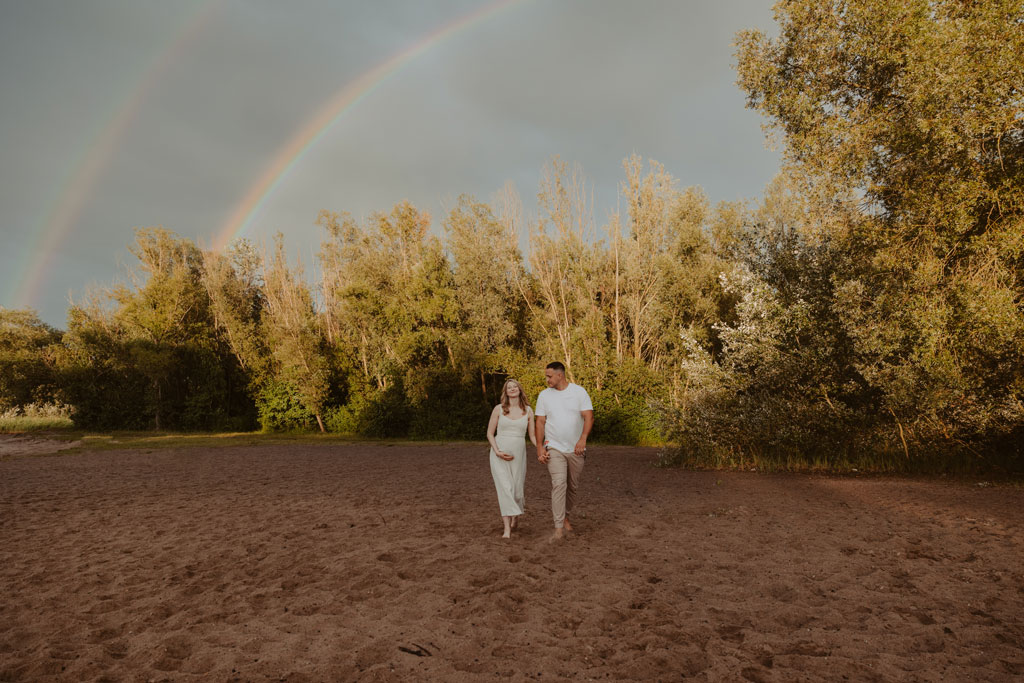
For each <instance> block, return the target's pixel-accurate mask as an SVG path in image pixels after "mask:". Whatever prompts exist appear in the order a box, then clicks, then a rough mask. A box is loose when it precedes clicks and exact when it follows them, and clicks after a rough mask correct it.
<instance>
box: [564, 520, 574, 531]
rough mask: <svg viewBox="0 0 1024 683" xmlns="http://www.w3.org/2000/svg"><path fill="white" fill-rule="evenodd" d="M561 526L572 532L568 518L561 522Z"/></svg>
mask: <svg viewBox="0 0 1024 683" xmlns="http://www.w3.org/2000/svg"><path fill="white" fill-rule="evenodd" d="M562 524H563V526H564V527H565V530H566V531H572V524H569V518H568V517H566V518H565V520H564V521H563V522H562Z"/></svg>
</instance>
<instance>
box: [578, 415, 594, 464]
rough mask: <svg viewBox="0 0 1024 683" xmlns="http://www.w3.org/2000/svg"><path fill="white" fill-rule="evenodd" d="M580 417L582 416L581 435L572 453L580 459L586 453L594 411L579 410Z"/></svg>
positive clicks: (592, 425) (592, 426)
mask: <svg viewBox="0 0 1024 683" xmlns="http://www.w3.org/2000/svg"><path fill="white" fill-rule="evenodd" d="M580 415H582V416H583V434H582V435H581V436H580V440H579V441H577V442H576V448H575V449H574V450H573V452H574V453H576V455H579V456H581V457H582V456H583V455H584V454H585V453H586V452H587V437H588V436H590V430H591V429H593V428H594V411H593V410H581V411H580Z"/></svg>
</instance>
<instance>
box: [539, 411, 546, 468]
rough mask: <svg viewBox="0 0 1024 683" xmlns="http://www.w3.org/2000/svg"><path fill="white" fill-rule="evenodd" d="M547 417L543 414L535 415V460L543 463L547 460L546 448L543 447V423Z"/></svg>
mask: <svg viewBox="0 0 1024 683" xmlns="http://www.w3.org/2000/svg"><path fill="white" fill-rule="evenodd" d="M547 419H548V418H547V417H545V416H544V415H538V416H537V460H539V461H540V462H543V463H546V462H547V461H548V449H547V448H545V447H544V423H545V422H547Z"/></svg>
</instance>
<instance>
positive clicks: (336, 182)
mask: <svg viewBox="0 0 1024 683" xmlns="http://www.w3.org/2000/svg"><path fill="white" fill-rule="evenodd" d="M487 4H488V3H481V2H473V1H470V0H464V1H455V0H452V1H450V2H413V1H409V0H402V1H399V0H383V1H377V2H372V3H367V2H361V1H359V2H357V1H353V2H340V3H339V2H334V1H328V0H323V1H322V2H314V1H312V0H307V1H305V2H295V3H279V2H271V1H267V2H235V1H233V0H224V1H222V2H213V3H212V4H209V3H202V2H193V3H181V2H176V3H135V2H130V1H129V0H106V1H100V2H90V3H64V2H51V1H50V0H41V1H38V2H35V1H34V2H32V3H4V4H2V5H0V144H2V146H3V150H4V154H3V160H2V162H0V207H2V208H0V230H2V231H3V237H4V242H5V245H6V246H5V249H3V250H0V305H5V306H12V305H17V304H19V303H21V302H19V301H15V300H14V292H15V291H17V289H18V286H19V284H20V283H18V282H16V281H13V279H12V278H13V277H14V276H13V275H11V274H12V273H17V272H21V271H22V265H23V264H25V263H28V262H32V261H33V259H34V258H35V255H34V254H31V253H28V252H29V248H30V245H32V244H34V243H36V242H37V239H36V237H35V236H34V235H33V234H32V233H33V231H38V230H39V229H40V226H43V225H45V224H46V221H47V216H48V215H49V213H50V211H51V210H52V209H53V207H55V206H57V205H58V202H59V200H60V197H61V196H62V195H61V193H62V191H63V189H62V188H65V187H66V186H67V183H68V182H70V181H72V180H74V178H75V169H77V168H78V167H79V166H80V164H81V161H82V159H85V158H88V153H89V150H90V149H91V145H94V144H95V141H96V139H97V136H98V135H99V134H100V133H101V132H102V131H103V130H104V126H106V125H107V124H108V123H109V121H111V120H112V119H113V117H115V116H116V115H117V114H118V111H119V108H118V107H119V106H120V105H122V104H123V103H124V102H127V101H131V99H132V98H133V97H136V98H137V104H138V109H137V111H136V112H135V115H134V116H133V117H132V118H131V120H130V121H129V125H128V126H126V127H125V129H124V130H123V131H120V132H119V135H118V136H117V138H116V141H117V147H116V149H115V150H113V153H112V154H111V156H110V158H109V160H108V163H107V164H106V165H105V166H104V167H103V168H102V173H100V174H99V175H98V176H97V177H95V178H92V179H90V183H89V188H90V192H89V195H88V197H87V201H86V202H85V203H84V205H83V206H82V210H81V212H80V215H78V217H77V220H76V221H75V222H74V225H73V226H71V227H72V230H71V232H70V233H69V235H68V237H67V239H66V240H65V241H64V242H63V243H62V244H61V245H60V250H59V252H57V253H55V254H53V255H52V259H51V260H52V262H53V264H54V268H52V269H51V271H49V272H50V276H49V278H48V279H47V281H46V283H45V285H46V286H45V288H44V289H43V290H42V291H41V292H40V293H39V296H38V297H36V298H34V299H33V300H32V302H31V303H32V304H33V305H34V306H36V307H37V308H39V309H40V311H41V313H42V315H43V316H44V318H45V319H46V320H48V321H49V322H51V323H55V324H63V322H64V310H65V307H66V298H67V293H68V291H69V290H74V291H77V292H81V291H82V290H83V289H84V288H85V287H86V286H87V285H88V284H89V283H93V282H100V283H102V282H109V281H110V280H112V279H113V278H114V277H115V276H116V274H117V272H118V269H119V267H120V266H119V265H118V264H119V261H123V260H130V257H128V256H127V250H126V248H125V245H126V244H127V243H128V242H129V241H130V239H131V231H132V229H133V228H134V227H138V226H147V225H163V226H165V227H168V228H170V229H172V230H175V231H177V232H179V233H180V234H182V235H186V236H188V237H191V238H194V239H196V240H199V241H201V242H203V243H206V244H209V243H210V242H211V241H212V240H213V238H214V236H215V235H216V234H217V232H218V231H219V229H220V228H221V226H222V225H223V223H224V221H225V220H226V219H227V217H228V216H229V215H230V213H231V211H232V210H233V209H234V208H235V206H236V205H237V204H238V202H239V201H240V200H241V199H242V197H243V195H244V194H245V192H246V191H247V190H248V189H249V188H250V187H251V186H252V185H253V184H254V183H255V182H256V181H257V179H258V178H259V177H260V175H261V174H262V173H263V171H264V169H265V168H266V166H267V164H269V163H270V162H271V161H272V159H273V158H274V155H275V154H276V153H277V152H278V150H279V149H280V148H281V146H282V145H283V144H285V143H286V142H287V141H288V140H289V139H290V138H291V136H292V135H294V134H295V133H296V131H298V130H300V129H301V128H302V127H303V126H304V125H306V123H307V122H308V121H309V119H310V117H311V116H312V115H313V114H314V113H315V112H316V111H317V110H318V109H319V108H320V107H321V106H322V105H323V104H324V103H325V102H327V101H329V100H330V98H331V97H332V96H333V95H334V94H335V93H336V92H337V91H338V90H339V89H340V88H342V87H344V86H345V85H346V84H347V83H349V82H351V81H352V80H353V79H355V78H357V77H359V76H360V75H362V74H364V73H366V72H367V71H369V70H370V69H372V68H373V67H374V66H375V65H377V64H379V63H381V62H382V61H384V60H386V59H388V58H389V57H391V56H392V55H394V54H396V53H397V52H398V51H400V50H402V49H404V48H406V47H407V46H409V45H411V44H414V43H415V42H416V41H418V40H420V39H421V38H422V37H423V36H425V35H431V34H434V33H435V32H437V31H438V30H439V29H441V28H442V27H444V26H447V25H450V24H451V22H453V21H455V20H457V19H459V18H460V17H462V16H465V15H466V13H467V12H471V11H474V10H477V9H479V8H481V7H484V6H486V5H487ZM770 4H771V2H770V0H729V1H722V2H715V3H710V2H703V1H700V2H698V1H694V2H678V1H668V0H666V1H660V0H658V1H656V0H638V1H637V2H631V3H624V2H618V1H617V0H562V1H559V2H540V1H536V0H534V1H524V2H520V3H514V4H513V5H512V6H510V7H508V8H506V9H503V10H501V11H499V12H497V13H495V14H493V15H491V16H489V17H488V18H487V19H485V20H483V21H480V22H477V23H476V24H474V25H473V26H472V27H471V28H469V29H467V30H464V31H460V32H458V33H456V34H455V35H452V36H450V37H449V38H447V39H445V40H444V41H442V42H440V43H438V44H436V45H434V46H433V47H432V48H431V49H430V50H428V51H426V52H425V53H423V54H421V55H419V56H417V57H416V58H415V59H414V60H412V61H411V62H409V63H408V64H406V65H405V66H404V67H403V68H402V69H400V70H399V71H398V72H396V73H394V74H393V75H391V76H389V77H388V78H387V79H386V80H384V81H383V82H382V83H381V84H380V85H379V86H378V87H376V88H374V89H373V91H372V92H370V93H369V94H368V95H367V96H366V97H364V98H363V99H362V100H361V101H360V102H358V103H357V104H356V105H355V106H353V107H351V108H350V109H349V110H348V111H347V112H346V113H345V115H344V116H343V117H341V118H340V119H339V120H338V121H337V122H336V123H335V125H334V126H332V127H331V128H330V129H329V130H328V131H327V132H326V133H325V134H324V135H323V136H322V138H320V140H319V141H318V143H317V145H316V146H315V147H314V148H313V149H312V150H310V151H309V152H308V153H307V154H306V155H305V156H304V157H303V158H302V160H301V163H298V164H296V165H295V167H294V168H293V169H292V170H291V171H290V173H289V174H288V175H287V176H286V177H285V178H284V180H283V181H282V182H281V183H280V184H279V185H278V186H277V188H276V189H275V191H274V192H273V194H271V195H270V196H269V197H268V199H267V201H266V202H265V204H264V206H263V207H262V210H261V211H260V212H259V214H258V215H257V216H256V218H255V220H253V221H252V224H251V226H250V232H249V235H250V236H251V237H253V238H256V239H266V238H267V237H268V236H269V235H270V234H271V233H272V232H274V231H276V230H282V231H284V232H285V233H286V235H287V243H288V246H289V247H290V248H291V249H292V250H293V251H300V252H301V253H302V255H303V259H304V260H305V261H307V262H308V259H309V254H310V251H311V250H313V249H315V248H316V246H317V245H318V244H319V241H320V236H319V234H318V231H317V228H316V227H315V226H314V225H313V222H314V219H315V217H316V214H317V212H318V211H319V210H320V209H321V208H327V209H333V210H345V211H349V212H351V213H353V214H354V215H356V216H366V215H368V214H369V213H371V212H372V211H375V210H387V209H389V208H390V206H391V205H393V204H394V203H395V202H397V201H401V200H403V199H408V200H410V201H412V202H414V203H415V204H417V205H418V206H420V207H421V208H423V209H424V210H427V211H430V212H431V213H432V214H433V215H434V216H435V220H436V219H439V218H440V213H441V211H442V209H443V206H444V205H445V204H446V203H447V205H449V206H450V205H451V203H452V201H453V200H454V198H455V197H456V196H458V195H459V194H461V193H470V194H473V195H476V196H477V197H478V198H481V199H487V198H489V197H490V196H491V194H492V193H493V192H494V191H496V190H497V189H498V188H500V187H501V186H502V185H503V184H504V182H505V181H506V180H513V181H514V182H515V183H516V184H517V185H518V187H519V189H520V191H521V192H522V194H523V199H524V203H525V205H526V207H527V208H528V209H530V208H531V207H532V206H533V203H534V195H535V192H536V186H537V181H538V179H539V175H540V169H541V167H542V165H543V164H544V163H545V162H546V161H547V160H548V159H549V158H550V157H551V156H552V155H554V154H560V155H561V156H562V157H563V158H564V159H566V160H569V161H577V162H579V163H581V164H582V165H583V167H584V170H585V172H586V173H587V174H588V176H589V177H590V178H591V180H592V182H593V186H594V190H595V200H596V201H595V209H596V211H595V214H596V216H597V218H598V219H599V220H603V218H604V216H605V215H606V214H607V212H608V211H609V210H610V209H612V208H614V206H615V203H616V196H615V195H616V192H617V186H618V183H619V181H620V178H621V175H622V171H621V160H622V159H623V157H625V156H626V155H628V154H630V153H632V152H637V153H640V154H642V155H644V156H646V157H650V158H654V159H657V160H659V161H661V162H662V163H664V164H665V165H666V167H667V168H668V169H669V171H670V172H672V173H673V174H674V175H676V176H677V177H678V178H679V179H680V181H681V183H682V184H701V185H703V186H704V187H705V189H706V190H707V192H708V194H709V195H710V196H711V197H712V199H714V200H718V199H736V198H739V197H751V196H754V195H756V194H758V193H759V192H760V190H761V188H762V187H763V186H764V184H765V183H766V182H767V180H768V179H769V178H770V177H771V175H772V174H773V173H774V171H775V168H776V167H777V163H778V162H777V157H776V156H775V155H774V154H771V153H768V152H766V151H765V149H764V144H763V137H762V134H761V132H760V129H759V126H760V120H759V119H758V118H757V117H756V116H755V115H753V114H752V113H751V112H749V111H747V110H745V109H744V107H743V98H742V95H741V93H739V91H738V90H737V89H736V87H735V86H734V85H733V81H734V80H735V74H734V72H733V71H732V69H731V67H730V62H731V61H732V59H733V58H732V50H733V48H732V46H731V41H732V38H733V35H734V33H735V32H736V31H737V30H739V29H741V28H746V27H751V26H761V27H767V26H768V25H769V22H770ZM189 27H191V30H192V31H193V34H192V36H191V38H190V41H189V42H188V43H187V49H184V50H182V51H181V52H180V53H179V54H177V55H176V56H175V57H174V59H173V60H171V61H168V62H161V61H160V59H161V55H162V54H164V55H165V54H166V50H167V49H168V47H169V46H170V45H173V44H175V43H174V41H175V39H176V37H180V36H181V34H182V31H184V30H190V29H189ZM147 79H151V80H147ZM140 89H141V90H140ZM140 93H142V95H143V96H141V97H140V96H139V95H140ZM436 222H437V223H439V220H436Z"/></svg>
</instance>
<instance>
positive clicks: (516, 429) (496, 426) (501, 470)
mask: <svg viewBox="0 0 1024 683" xmlns="http://www.w3.org/2000/svg"><path fill="white" fill-rule="evenodd" d="M527 434H529V435H530V441H531V442H532V443H533V445H534V446H536V445H537V435H536V432H535V431H534V427H533V411H532V410H531V409H530V403H529V401H527V400H526V393H525V392H524V391H523V387H522V385H521V384H519V382H517V381H516V380H514V379H509V380H508V381H507V382H505V386H504V387H503V388H502V390H501V403H500V404H499V405H496V406H494V410H492V411H491V421H490V422H488V423H487V440H488V441H489V442H490V444H491V456H490V460H491V476H492V477H494V488H495V489H496V490H497V492H498V507H499V508H500V509H501V520H502V522H504V523H505V533H503V534H502V536H501V537H502V538H511V536H512V530H513V529H515V528H516V527H517V526H519V515H521V514H523V483H524V482H525V481H526V441H525V437H526V435H527Z"/></svg>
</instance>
